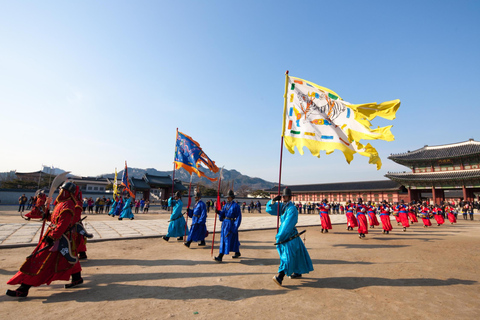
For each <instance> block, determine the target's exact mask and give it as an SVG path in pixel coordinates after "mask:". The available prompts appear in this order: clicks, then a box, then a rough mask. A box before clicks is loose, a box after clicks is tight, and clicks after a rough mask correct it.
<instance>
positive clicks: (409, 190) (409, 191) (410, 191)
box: [408, 187, 413, 202]
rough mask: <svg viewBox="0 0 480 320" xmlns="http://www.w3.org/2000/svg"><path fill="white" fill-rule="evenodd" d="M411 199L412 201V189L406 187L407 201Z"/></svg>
mask: <svg viewBox="0 0 480 320" xmlns="http://www.w3.org/2000/svg"><path fill="white" fill-rule="evenodd" d="M412 201H413V195H412V189H410V187H408V202H412Z"/></svg>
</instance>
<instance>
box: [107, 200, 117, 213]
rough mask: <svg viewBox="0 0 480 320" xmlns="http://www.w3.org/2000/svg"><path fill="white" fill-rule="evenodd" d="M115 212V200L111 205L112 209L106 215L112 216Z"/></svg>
mask: <svg viewBox="0 0 480 320" xmlns="http://www.w3.org/2000/svg"><path fill="white" fill-rule="evenodd" d="M115 210H117V200H115V201H114V202H113V204H112V208H111V209H110V211H109V212H108V215H109V216H113V215H115Z"/></svg>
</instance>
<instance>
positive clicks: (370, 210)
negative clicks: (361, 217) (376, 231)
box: [367, 206, 380, 227]
mask: <svg viewBox="0 0 480 320" xmlns="http://www.w3.org/2000/svg"><path fill="white" fill-rule="evenodd" d="M367 214H368V224H369V225H370V227H371V226H379V225H380V223H378V219H377V216H376V215H375V208H374V207H373V206H367Z"/></svg>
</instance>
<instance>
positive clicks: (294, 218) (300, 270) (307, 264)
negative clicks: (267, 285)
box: [266, 188, 313, 286]
mask: <svg viewBox="0 0 480 320" xmlns="http://www.w3.org/2000/svg"><path fill="white" fill-rule="evenodd" d="M282 195H283V203H278V202H277V201H279V200H281V199H282V196H276V197H275V198H273V199H272V200H270V201H268V203H267V209H266V211H267V213H268V214H271V215H274V216H276V215H277V212H278V210H279V212H280V221H281V225H280V227H279V229H278V233H277V235H276V236H275V239H276V241H277V243H276V245H277V251H278V255H279V256H280V266H279V267H278V274H277V275H276V276H273V282H275V283H276V284H278V285H279V286H282V283H283V279H284V277H285V275H287V276H289V277H290V279H298V278H301V277H302V274H305V273H309V272H310V271H313V264H312V260H311V259H310V255H309V254H308V251H307V248H306V247H305V245H304V244H303V241H302V239H301V238H300V237H299V233H298V231H297V228H296V227H295V225H296V224H297V222H298V210H297V208H296V207H295V205H294V204H293V202H292V201H291V200H292V190H290V188H285V189H284V190H283V194H282ZM278 206H280V208H279V207H278Z"/></svg>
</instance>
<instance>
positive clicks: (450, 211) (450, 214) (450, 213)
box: [445, 204, 457, 224]
mask: <svg viewBox="0 0 480 320" xmlns="http://www.w3.org/2000/svg"><path fill="white" fill-rule="evenodd" d="M445 212H446V213H447V216H448V221H450V224H454V223H457V219H456V218H455V209H454V207H453V206H451V205H449V204H447V206H446V207H445Z"/></svg>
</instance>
